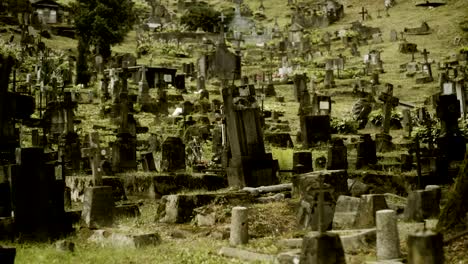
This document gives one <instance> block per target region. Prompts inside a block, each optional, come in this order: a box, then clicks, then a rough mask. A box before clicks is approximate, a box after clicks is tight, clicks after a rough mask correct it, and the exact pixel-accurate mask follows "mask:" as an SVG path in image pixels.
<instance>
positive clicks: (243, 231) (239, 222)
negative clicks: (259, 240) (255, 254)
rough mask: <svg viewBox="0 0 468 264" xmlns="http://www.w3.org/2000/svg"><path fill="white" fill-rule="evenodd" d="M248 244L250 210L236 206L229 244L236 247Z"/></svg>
mask: <svg viewBox="0 0 468 264" xmlns="http://www.w3.org/2000/svg"><path fill="white" fill-rule="evenodd" d="M247 242H249V226H248V210H247V207H242V206H236V207H234V208H232V215H231V234H230V236H229V244H231V246H236V245H241V244H247Z"/></svg>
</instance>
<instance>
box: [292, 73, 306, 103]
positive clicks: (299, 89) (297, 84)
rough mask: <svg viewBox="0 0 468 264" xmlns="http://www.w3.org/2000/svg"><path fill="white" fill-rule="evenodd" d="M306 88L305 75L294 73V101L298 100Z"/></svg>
mask: <svg viewBox="0 0 468 264" xmlns="http://www.w3.org/2000/svg"><path fill="white" fill-rule="evenodd" d="M306 90H307V75H306V74H296V75H294V98H295V99H296V102H300V100H301V97H302V94H303V93H304V91H306Z"/></svg>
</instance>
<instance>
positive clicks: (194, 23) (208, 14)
mask: <svg viewBox="0 0 468 264" xmlns="http://www.w3.org/2000/svg"><path fill="white" fill-rule="evenodd" d="M220 15H221V13H220V12H218V11H216V10H214V9H213V7H211V6H209V5H208V4H202V3H197V4H194V5H193V6H191V7H189V9H188V10H187V11H186V13H185V14H184V15H183V16H182V17H181V18H180V23H181V24H183V25H186V26H188V28H189V29H190V30H193V31H195V30H197V29H198V28H201V29H203V30H204V31H207V32H213V31H214V29H215V28H216V26H217V25H218V24H219V23H220V21H221V20H220V18H219V17H220Z"/></svg>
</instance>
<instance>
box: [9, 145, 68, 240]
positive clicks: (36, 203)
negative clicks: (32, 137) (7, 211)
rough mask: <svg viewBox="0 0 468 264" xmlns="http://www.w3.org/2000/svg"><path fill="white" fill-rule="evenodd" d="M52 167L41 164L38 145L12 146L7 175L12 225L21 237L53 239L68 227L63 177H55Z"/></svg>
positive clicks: (42, 154) (41, 159)
mask: <svg viewBox="0 0 468 264" xmlns="http://www.w3.org/2000/svg"><path fill="white" fill-rule="evenodd" d="M54 167H55V166H51V165H46V164H45V154H44V150H43V149H42V148H18V149H16V165H12V166H10V171H9V175H10V177H11V186H12V189H11V190H12V192H11V193H12V203H13V211H14V217H15V228H16V231H17V232H18V234H19V235H21V237H23V238H26V239H33V240H42V241H43V240H48V239H54V238H57V237H58V236H60V235H62V234H64V233H65V232H68V231H70V229H71V223H70V222H68V221H66V220H65V210H64V201H63V198H64V195H63V194H64V182H63V180H64V179H63V178H62V179H56V178H55V175H54ZM31 197H33V198H34V199H30V198H31Z"/></svg>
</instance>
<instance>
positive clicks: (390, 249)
mask: <svg viewBox="0 0 468 264" xmlns="http://www.w3.org/2000/svg"><path fill="white" fill-rule="evenodd" d="M376 224H377V225H376V226H377V259H378V260H391V259H398V258H399V257H400V237H399V235H398V227H397V218H396V213H395V211H393V210H380V211H377V213H376Z"/></svg>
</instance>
